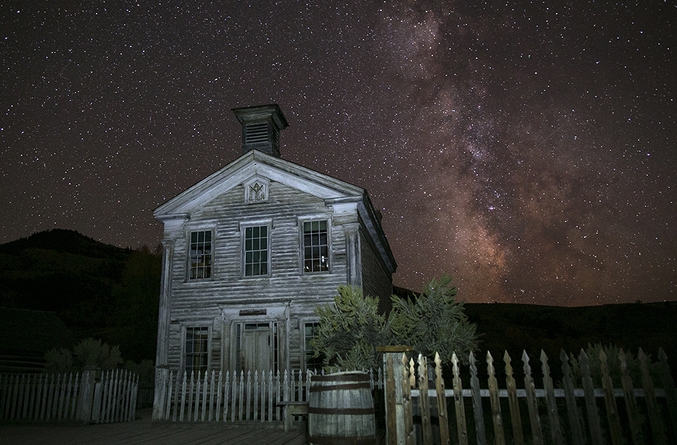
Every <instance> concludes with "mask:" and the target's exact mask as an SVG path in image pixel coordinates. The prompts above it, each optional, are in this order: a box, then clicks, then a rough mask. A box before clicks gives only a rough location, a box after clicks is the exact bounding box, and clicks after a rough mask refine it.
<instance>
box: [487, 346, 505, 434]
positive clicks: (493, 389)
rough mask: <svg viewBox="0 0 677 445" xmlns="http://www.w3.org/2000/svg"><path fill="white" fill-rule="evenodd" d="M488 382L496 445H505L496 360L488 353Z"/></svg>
mask: <svg viewBox="0 0 677 445" xmlns="http://www.w3.org/2000/svg"><path fill="white" fill-rule="evenodd" d="M487 374H489V379H488V381H487V383H488V386H489V402H490V403H491V420H492V422H493V425H494V444H495V445H505V432H504V431H503V415H502V414H501V400H500V399H499V397H498V381H497V380H496V370H495V369H494V358H493V357H492V356H491V352H489V351H487Z"/></svg>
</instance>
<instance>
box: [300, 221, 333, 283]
mask: <svg viewBox="0 0 677 445" xmlns="http://www.w3.org/2000/svg"><path fill="white" fill-rule="evenodd" d="M328 242H329V241H328V236H327V221H307V222H304V223H303V271H304V272H324V271H328V270H329V244H328Z"/></svg>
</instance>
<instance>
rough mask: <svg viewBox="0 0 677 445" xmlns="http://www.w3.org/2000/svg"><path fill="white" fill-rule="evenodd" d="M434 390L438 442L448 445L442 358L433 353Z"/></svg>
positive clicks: (447, 419)
mask: <svg viewBox="0 0 677 445" xmlns="http://www.w3.org/2000/svg"><path fill="white" fill-rule="evenodd" d="M435 390H436V392H437V413H438V414H437V415H438V417H439V419H440V444H441V445H449V443H450V442H449V440H450V438H449V415H448V413H447V396H446V390H445V387H444V377H443V376H442V359H440V354H438V353H437V352H436V353H435Z"/></svg>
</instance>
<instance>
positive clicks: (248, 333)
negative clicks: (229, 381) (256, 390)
mask: <svg viewBox="0 0 677 445" xmlns="http://www.w3.org/2000/svg"><path fill="white" fill-rule="evenodd" d="M271 334H272V329H271V324H270V323H245V324H244V326H243V330H242V345H241V349H240V351H241V358H240V363H241V366H242V368H241V369H242V370H243V371H244V372H245V374H246V373H247V371H252V373H254V371H259V375H261V374H260V373H261V372H265V373H266V374H267V373H268V371H270V369H271V365H272V359H273V349H274V348H273V340H274V338H273V335H271Z"/></svg>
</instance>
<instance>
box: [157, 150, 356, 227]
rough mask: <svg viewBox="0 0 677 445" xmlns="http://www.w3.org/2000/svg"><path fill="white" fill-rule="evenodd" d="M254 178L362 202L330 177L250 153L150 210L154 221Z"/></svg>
mask: <svg viewBox="0 0 677 445" xmlns="http://www.w3.org/2000/svg"><path fill="white" fill-rule="evenodd" d="M254 175H260V176H263V177H266V178H269V179H271V180H273V181H277V182H280V183H282V184H285V185H287V186H289V187H293V188H295V189H298V190H301V191H303V192H305V193H309V194H311V195H314V196H317V197H318V198H322V199H328V200H332V199H342V198H354V199H355V200H356V201H357V200H360V199H362V197H363V196H364V194H365V193H366V191H365V190H364V189H362V188H360V187H357V186H354V185H352V184H349V183H347V182H344V181H341V180H339V179H336V178H332V177H331V176H328V175H325V174H322V173H318V172H316V171H313V170H310V169H308V168H305V167H302V166H300V165H298V164H294V163H293V162H289V161H285V160H284V159H280V158H276V157H274V156H270V155H267V154H265V153H262V152H260V151H258V150H251V151H249V152H247V153H245V154H243V155H242V156H240V157H239V158H238V159H236V160H235V161H233V162H231V163H230V164H228V165H226V166H225V167H223V168H222V169H221V170H219V171H217V172H215V173H213V174H212V175H210V176H208V177H207V178H205V179H203V180H202V181H200V182H198V183H197V184H195V185H193V186H192V187H190V188H188V189H187V190H185V191H183V192H181V193H179V194H178V195H177V196H175V197H174V198H172V199H170V200H169V201H167V202H165V203H164V204H162V205H161V206H159V207H158V208H156V209H155V210H154V212H153V213H154V215H155V217H156V218H157V219H159V220H161V221H162V220H163V219H166V218H173V217H178V216H181V215H186V214H189V213H191V211H193V210H194V209H198V208H200V207H201V206H202V205H204V204H205V203H207V202H209V201H211V200H212V199H214V198H216V197H217V196H219V195H222V194H223V193H226V192H228V191H229V190H231V189H232V188H234V187H237V186H239V185H241V184H242V183H243V182H244V181H246V180H247V179H249V178H251V177H252V176H254Z"/></svg>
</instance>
